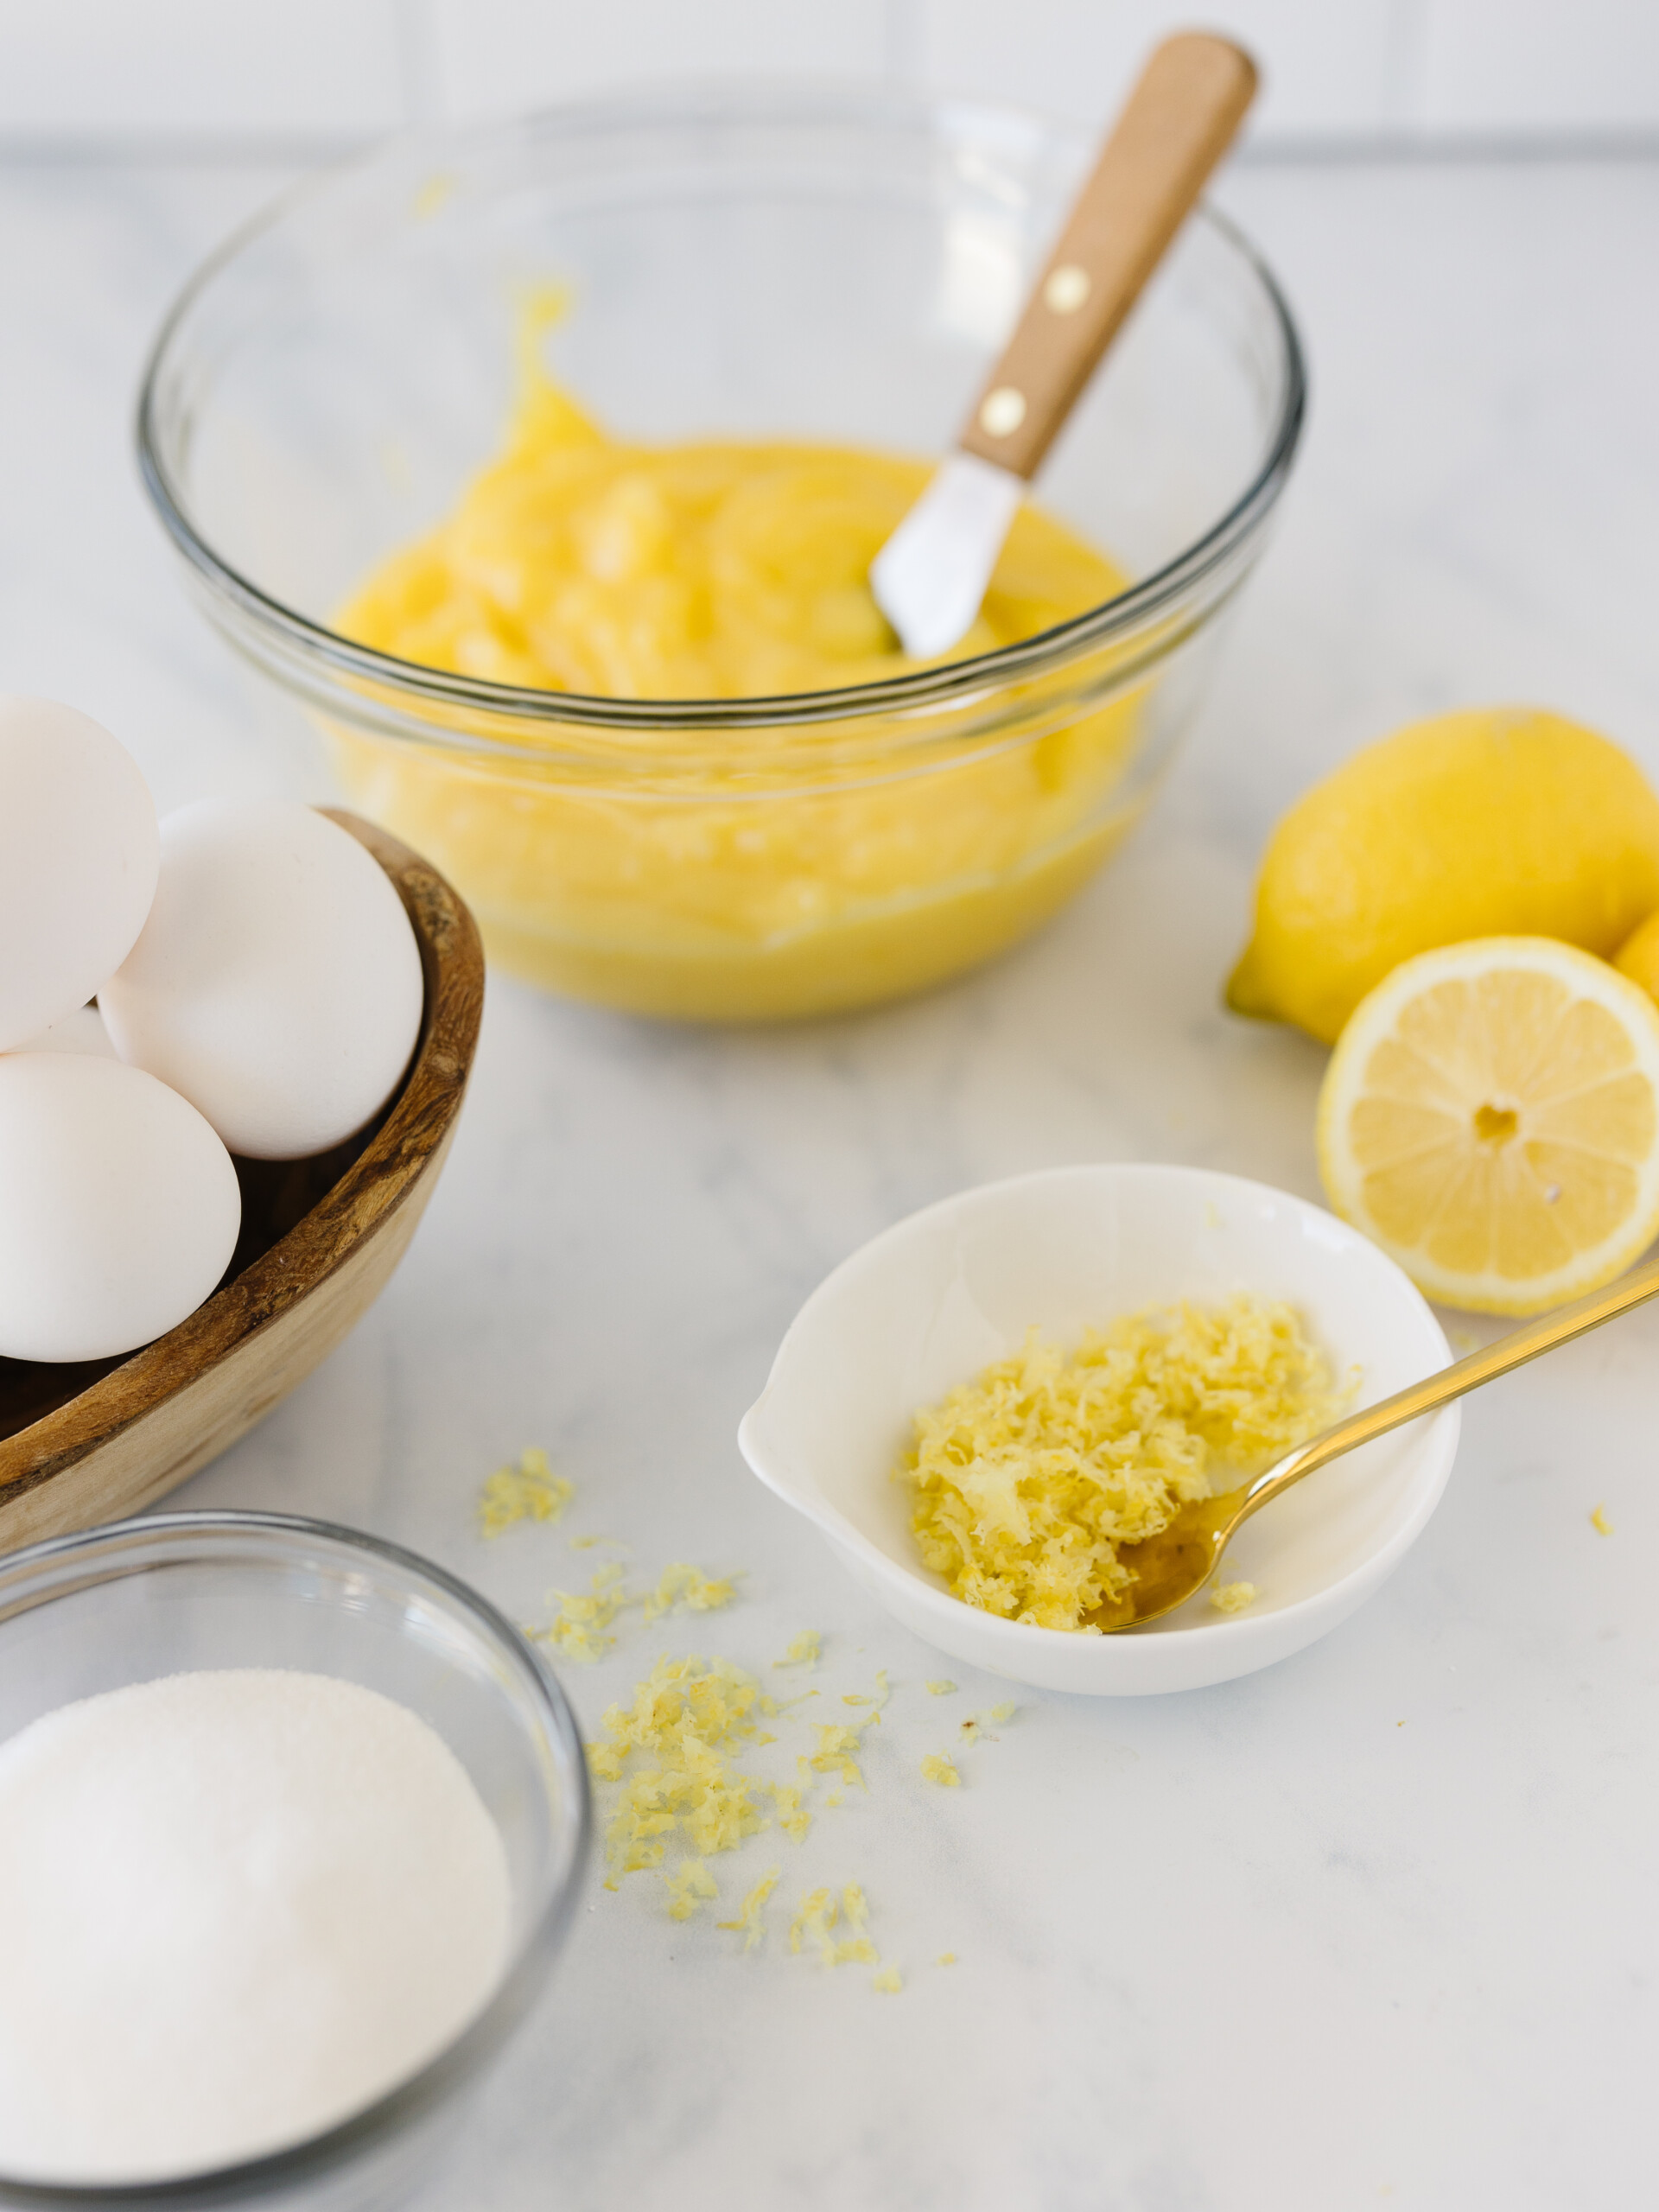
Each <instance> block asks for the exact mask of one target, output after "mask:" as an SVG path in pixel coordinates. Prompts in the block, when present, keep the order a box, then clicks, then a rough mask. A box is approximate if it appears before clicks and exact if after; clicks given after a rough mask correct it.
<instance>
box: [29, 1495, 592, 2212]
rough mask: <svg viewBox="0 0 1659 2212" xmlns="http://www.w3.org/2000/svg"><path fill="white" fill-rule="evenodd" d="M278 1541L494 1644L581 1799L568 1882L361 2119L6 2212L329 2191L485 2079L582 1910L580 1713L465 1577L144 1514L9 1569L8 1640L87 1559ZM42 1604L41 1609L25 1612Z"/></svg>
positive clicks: (87, 2185) (584, 1831)
mask: <svg viewBox="0 0 1659 2212" xmlns="http://www.w3.org/2000/svg"><path fill="white" fill-rule="evenodd" d="M275 1539H282V1540H285V1541H293V1540H296V1539H297V1540H299V1541H301V1542H302V1543H309V1544H312V1545H315V1544H317V1543H319V1542H321V1543H323V1544H326V1545H328V1546H331V1547H334V1548H337V1549H339V1550H344V1551H346V1552H364V1553H367V1554H370V1555H371V1556H372V1557H373V1558H374V1559H376V1560H378V1561H379V1562H380V1563H381V1565H383V1566H385V1567H392V1568H394V1569H395V1570H396V1571H397V1575H398V1576H399V1577H400V1578H401V1579H402V1580H404V1581H405V1582H407V1583H409V1584H410V1586H419V1585H421V1584H427V1585H432V1586H436V1588H437V1589H438V1590H439V1591H441V1592H442V1594H443V1595H444V1596H445V1597H446V1598H447V1599H449V1600H450V1601H451V1603H452V1604H453V1605H455V1607H456V1608H457V1609H458V1610H459V1611H461V1612H462V1613H463V1614H466V1615H467V1616H468V1617H469V1618H470V1619H471V1621H472V1623H473V1624H474V1625H475V1626H476V1627H477V1628H478V1629H479V1630H481V1632H482V1639H483V1641H484V1642H485V1643H486V1644H487V1645H489V1646H491V1647H493V1649H494V1650H495V1654H496V1656H498V1657H499V1659H500V1660H502V1661H503V1662H505V1664H506V1665H507V1666H509V1667H511V1668H512V1669H513V1671H514V1672H515V1673H516V1674H517V1675H518V1677H519V1679H520V1681H521V1682H522V1683H523V1685H524V1688H526V1689H527V1690H528V1692H529V1694H530V1700H531V1704H532V1705H533V1706H536V1707H539V1709H540V1713H541V1718H542V1721H543V1727H544V1730H545V1732H546V1736H547V1738H548V1739H549V1740H550V1742H551V1744H552V1745H553V1746H554V1748H555V1751H556V1755H557V1758H558V1761H559V1764H560V1766H561V1769H562V1774H561V1779H562V1781H563V1784H564V1786H565V1788H566V1789H568V1790H569V1793H570V1803H571V1810H572V1814H573V1816H574V1817H573V1820H572V1821H571V1825H570V1829H569V1843H568V1863H567V1865H566V1866H565V1869H564V1872H563V1877H562V1878H561V1879H560V1880H559V1881H558V1882H557V1883H556V1885H555V1887H554V1889H553V1891H552V1894H551V1895H550V1897H549V1898H548V1901H547V1903H546V1904H545V1906H544V1907H543V1911H542V1913H541V1915H540V1917H539V1918H538V1919H537V1921H536V1923H535V1924H534V1925H533V1926H532V1927H531V1929H530V1931H529V1933H528V1934H527V1935H526V1936H525V1937H524V1942H523V1943H522V1944H521V1946H520V1948H519V1951H518V1956H517V1957H516V1958H515V1959H514V1961H513V1962H512V1966H511V1967H509V1969H508V1971H507V1973H506V1974H505V1975H504V1976H503V1978H502V1980H501V1981H500V1983H499V1986H497V1988H496V1990H495V1991H494V1993H493V1995H492V1996H491V1998H490V1999H489V2001H488V2003H487V2004H486V2005H485V2007H484V2009H483V2011H482V2012H480V2013H479V2014H478V2016H477V2018H475V2019H474V2020H473V2021H472V2022H471V2024H469V2025H468V2026H467V2027H466V2028H464V2029H463V2030H462V2031H461V2034H460V2035H459V2036H457V2037H455V2038H454V2041H453V2042H451V2043H448V2044H446V2045H445V2046H444V2048H443V2049H442V2050H441V2051H439V2053H438V2054H437V2056H435V2058H431V2059H429V2060H428V2062H427V2063H426V2064H425V2065H424V2066H423V2067H422V2068H421V2069H420V2070H419V2072H418V2073H415V2074H411V2075H409V2076H407V2078H406V2079H404V2081H402V2082H397V2084H396V2085H395V2086H394V2087H393V2088H391V2089H389V2090H387V2091H386V2092H385V2094H384V2095H382V2096H379V2097H377V2098H376V2099H375V2101H374V2102H373V2103H372V2104H369V2105H365V2107H363V2108H362V2110H361V2111H360V2112H356V2113H352V2114H350V2115H349V2116H348V2117H347V2118H346V2119H345V2120H340V2121H338V2122H336V2123H335V2125H334V2126H332V2127H328V2128H325V2129H324V2130H323V2131H322V2133H321V2134H318V2135H308V2136H307V2137H306V2138H305V2139H303V2140H302V2141H301V2142H298V2143H293V2144H289V2145H288V2146H287V2147H286V2148H284V2149H283V2150H279V2151H272V2152H267V2153H265V2154H264V2156H262V2157H260V2158H245V2159H239V2160H238V2161H236V2162H235V2163H234V2164H231V2165H228V2166H215V2167H211V2168H209V2169H207V2171H204V2172H200V2173H192V2174H186V2175H184V2176H182V2177H180V2178H179V2179H177V2180H171V2181H140V2182H51V2181H36V2180H32V2179H24V2178H14V2177H12V2176H11V2175H10V2174H8V2173H5V2172H3V2171H0V2202H5V2203H7V2204H9V2205H14V2206H16V2207H18V2208H20V2212H21V2208H24V2207H29V2208H34V2207H38V2208H39V2212H79V2208H87V2212H92V2208H97V2212H117V2208H118V2207H121V2206H125V2205H135V2206H136V2205H148V2206H151V2207H162V2206H165V2207H168V2208H169V2209H170V2212H191V2209H192V2208H195V2207H199V2208H201V2212H207V2208H209V2207H214V2206H219V2205H223V2204H228V2203H232V2202H244V2201H245V2202H250V2203H257V2202H258V2200H259V2199H260V2198H261V2197H262V2196H267V2195H270V2194H274V2193H276V2192H277V2191H278V2190H287V2189H291V2188H295V2187H297V2186H299V2185H300V2184H302V2183H310V2182H314V2181H317V2180H319V2179H321V2177H323V2176H324V2175H326V2174H328V2173H331V2172H333V2171H336V2170H337V2169H338V2168H340V2166H342V2165H344V2164H347V2163H348V2162H349V2161H351V2160H352V2159H353V2158H355V2157H356V2156H357V2155H358V2154H359V2152H368V2151H370V2150H372V2149H373V2148H375V2147H376V2146H378V2145H383V2144H385V2143H386V2142H387V2141H389V2140H390V2139H391V2138H392V2137H394V2136H396V2135H397V2134H398V2133H400V2132H401V2131H402V2129H403V2128H404V2126H405V2125H406V2124H407V2123H409V2122H410V2121H413V2120H418V2119H422V2118H424V2117H425V2116H426V2115H427V2114H428V2113H432V2112H434V2111H435V2110H436V2109H437V2107H439V2106H440V2105H442V2103H444V2102H445V2101H447V2100H448V2098H449V2096H450V2095H451V2094H453V2093H454V2091H455V2090H457V2089H459V2088H461V2087H462V2086H463V2085H464V2084H465V2083H466V2082H468V2081H470V2080H471V2079H472V2078H473V2076H474V2075H476V2074H477V2073H478V2071H479V2070H480V2068H482V2066H483V2065H484V2064H485V2063H486V2061H487V2060H488V2059H489V2058H490V2057H492V2056H493V2055H494V2053H495V2052H496V2050H499V2048H500V2046H501V2044H504V2043H505V2041H506V2039H507V2037H508V2036H510V2035H511V2034H512V2031H513V2030H514V2029H515V2028H516V2027H517V2026H518V2024H519V2022H520V2021H521V2020H522V2019H523V2018H524V2015H525V2014H526V2013H527V2012H529V2010H530V2008H531V2005H532V2004H533V2003H534V2001H535V1999H536V1998H537V1995H538V1993H539V1992H540V1990H541V1987H542V1984H543V1980H544V1978H545V1975H546V1972H547V1968H548V1967H549V1966H550V1964H551V1962H552V1960H553V1957H554V1955H555V1954H556V1951H557V1949H558V1947H559V1944H560V1942H561V1941H562V1939H563V1936H564V1932H565V1929H566V1927H567V1926H568V1924H569V1921H570V1918H571V1916H572V1914H573V1913H574V1911H575V1904H576V1898H577V1896H578V1894H579V1892H580V1890H581V1886H582V1871H583V1869H584V1867H585V1866H586V1865H587V1862H588V1845H589V1841H590V1840H591V1833H592V1825H593V1822H592V1808H591V1804H590V1798H589V1791H588V1762H587V1759H586V1758H585V1756H584V1754H583V1751H582V1738H581V1734H580V1732H579V1731H578V1729H577V1726H576V1722H575V1714H574V1713H572V1711H571V1709H570V1706H569V1700H567V1699H566V1697H565V1694H564V1692H563V1689H561V1688H560V1687H559V1684H558V1682H557V1681H556V1678H555V1677H554V1675H553V1674H552V1673H551V1671H550V1669H548V1668H547V1667H546V1666H545V1665H544V1664H543V1662H542V1660H541V1658H540V1656H538V1654H537V1652H536V1650H535V1649H533V1647H532V1646H531V1643H529V1641H528V1639H527V1638H526V1637H523V1636H521V1635H520V1634H519V1632H518V1630H517V1629H515V1628H514V1627H513V1625H512V1622H511V1621H509V1620H508V1619H507V1618H506V1616H505V1614H504V1613H501V1612H499V1611H498V1610H497V1609H496V1607H495V1606H493V1605H491V1603H490V1601H489V1600H488V1599H487V1598H485V1597H482V1596H480V1593H479V1592H477V1591H476V1590H474V1589H473V1588H472V1587H471V1586H470V1585H468V1584H467V1583H466V1582H463V1581H462V1580H461V1578H460V1576H459V1575H454V1574H451V1573H449V1572H448V1570H447V1569H446V1568H444V1567H439V1566H437V1565H435V1563H434V1562H433V1561H432V1560H428V1559H423V1558H422V1557H421V1556H420V1554H418V1553H416V1552H411V1551H407V1550H405V1549H404V1547H403V1546H402V1545H401V1544H392V1543H387V1542H386V1541H384V1539H382V1538H381V1537H378V1536H371V1535H365V1534H364V1532H363V1531H362V1530H361V1529H347V1528H345V1527H343V1526H341V1524H340V1523H339V1522H333V1521H317V1520H312V1519H309V1518H308V1517H306V1516H302V1515H300V1514H290V1513H261V1512H238V1511H231V1510H227V1511H224V1512H193V1513H154V1514H143V1515H139V1516H136V1517H134V1518H132V1519H130V1520H126V1521H112V1522H107V1523H106V1524H105V1526H104V1527H102V1528H99V1529H82V1530H80V1531H79V1532H78V1533H77V1534H75V1535H69V1536H53V1537H48V1539H47V1540H46V1541H44V1542H42V1543H38V1544H30V1545H28V1546H26V1547H25V1548H23V1549H22V1550H21V1551H17V1552H14V1553H12V1554H10V1556H9V1557H7V1558H4V1559H0V1627H3V1625H4V1624H5V1623H6V1622H7V1621H8V1620H10V1619H11V1618H14V1617H15V1616H16V1614H18V1613H20V1612H24V1611H32V1610H33V1607H34V1605H39V1604H49V1603H50V1602H51V1601H52V1599H54V1597H58V1596H67V1595H70V1594H72V1593H73V1592H75V1591H77V1590H79V1589H84V1588H85V1587H86V1580H85V1579H83V1577H82V1576H81V1575H80V1574H79V1573H77V1568H78V1567H79V1566H80V1565H82V1564H85V1565H87V1566H90V1565H91V1561H90V1560H88V1559H87V1554H98V1553H99V1551H100V1550H102V1551H107V1552H110V1553H111V1554H114V1555H116V1556H119V1555H120V1554H122V1553H124V1552H126V1551H128V1550H129V1548H131V1549H132V1550H135V1551H136V1552H137V1554H140V1555H142V1554H143V1553H145V1552H147V1551H151V1550H153V1551H154V1552H155V1553H156V1554H157V1559H158V1563H160V1564H178V1563H181V1562H182V1561H184V1560H189V1559H190V1558H191V1557H192V1556H193V1551H194V1548H196V1547H200V1546H201V1545H202V1544H204V1542H205V1544H206V1545H207V1547H209V1549H208V1551H207V1554H206V1556H208V1557H211V1556H212V1550H211V1548H212V1547H213V1545H214V1543H215V1542H216V1541H217V1542H219V1543H220V1544H222V1545H224V1547H225V1548H226V1550H227V1551H228V1550H232V1549H233V1548H237V1547H240V1548H242V1549H243V1550H244V1551H246V1550H248V1549H250V1548H251V1550H252V1552H253V1553H254V1554H258V1553H260V1552H261V1551H265V1550H267V1549H268V1550H269V1551H270V1554H271V1555H272V1556H273V1557H275V1556H279V1555H280V1551H281V1545H280V1544H279V1543H277V1542H276V1541H270V1540H275ZM169 1554H172V1557H171V1559H170V1560H169V1556H168V1555H169ZM196 1555H198V1556H200V1555H201V1554H196ZM42 1585H43V1587H42ZM29 1592H32V1593H33V1594H32V1598H31V1599H30V1602H29V1603H28V1604H20V1603H19V1602H18V1601H19V1599H20V1598H22V1597H23V1596H24V1595H25V1594H26V1593H29Z"/></svg>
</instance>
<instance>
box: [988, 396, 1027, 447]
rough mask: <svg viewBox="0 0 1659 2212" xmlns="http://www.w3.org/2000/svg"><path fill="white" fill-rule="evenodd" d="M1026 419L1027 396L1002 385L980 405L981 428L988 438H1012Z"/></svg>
mask: <svg viewBox="0 0 1659 2212" xmlns="http://www.w3.org/2000/svg"><path fill="white" fill-rule="evenodd" d="M1025 419H1026V395H1025V393H1024V392H1023V391H1015V390H1014V386H1013V385H1011V384H1000V385H998V386H997V387H996V389H995V391H988V392H987V393H986V395H985V397H984V398H983V400H982V402H981V403H980V410H979V427H980V429H982V430H983V431H984V433H985V435H986V436H987V437H988V438H1007V437H1011V436H1012V435H1013V434H1014V431H1016V430H1017V429H1019V427H1020V424H1021V423H1023V422H1024V421H1025Z"/></svg>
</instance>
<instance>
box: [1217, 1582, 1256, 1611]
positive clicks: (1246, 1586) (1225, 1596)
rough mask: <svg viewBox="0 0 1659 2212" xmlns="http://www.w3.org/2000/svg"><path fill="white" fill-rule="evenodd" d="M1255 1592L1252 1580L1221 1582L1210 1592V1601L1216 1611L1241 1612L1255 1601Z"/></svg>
mask: <svg viewBox="0 0 1659 2212" xmlns="http://www.w3.org/2000/svg"><path fill="white" fill-rule="evenodd" d="M1255 1594H1256V1593H1255V1583H1254V1582H1223V1583H1220V1584H1218V1585H1217V1587H1216V1588H1215V1589H1213V1590H1212V1591H1211V1592H1210V1603H1211V1605H1213V1606H1214V1607H1215V1609H1216V1611H1217V1612H1218V1613H1242V1612H1243V1611H1244V1609H1245V1607H1246V1606H1247V1605H1254V1604H1255Z"/></svg>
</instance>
